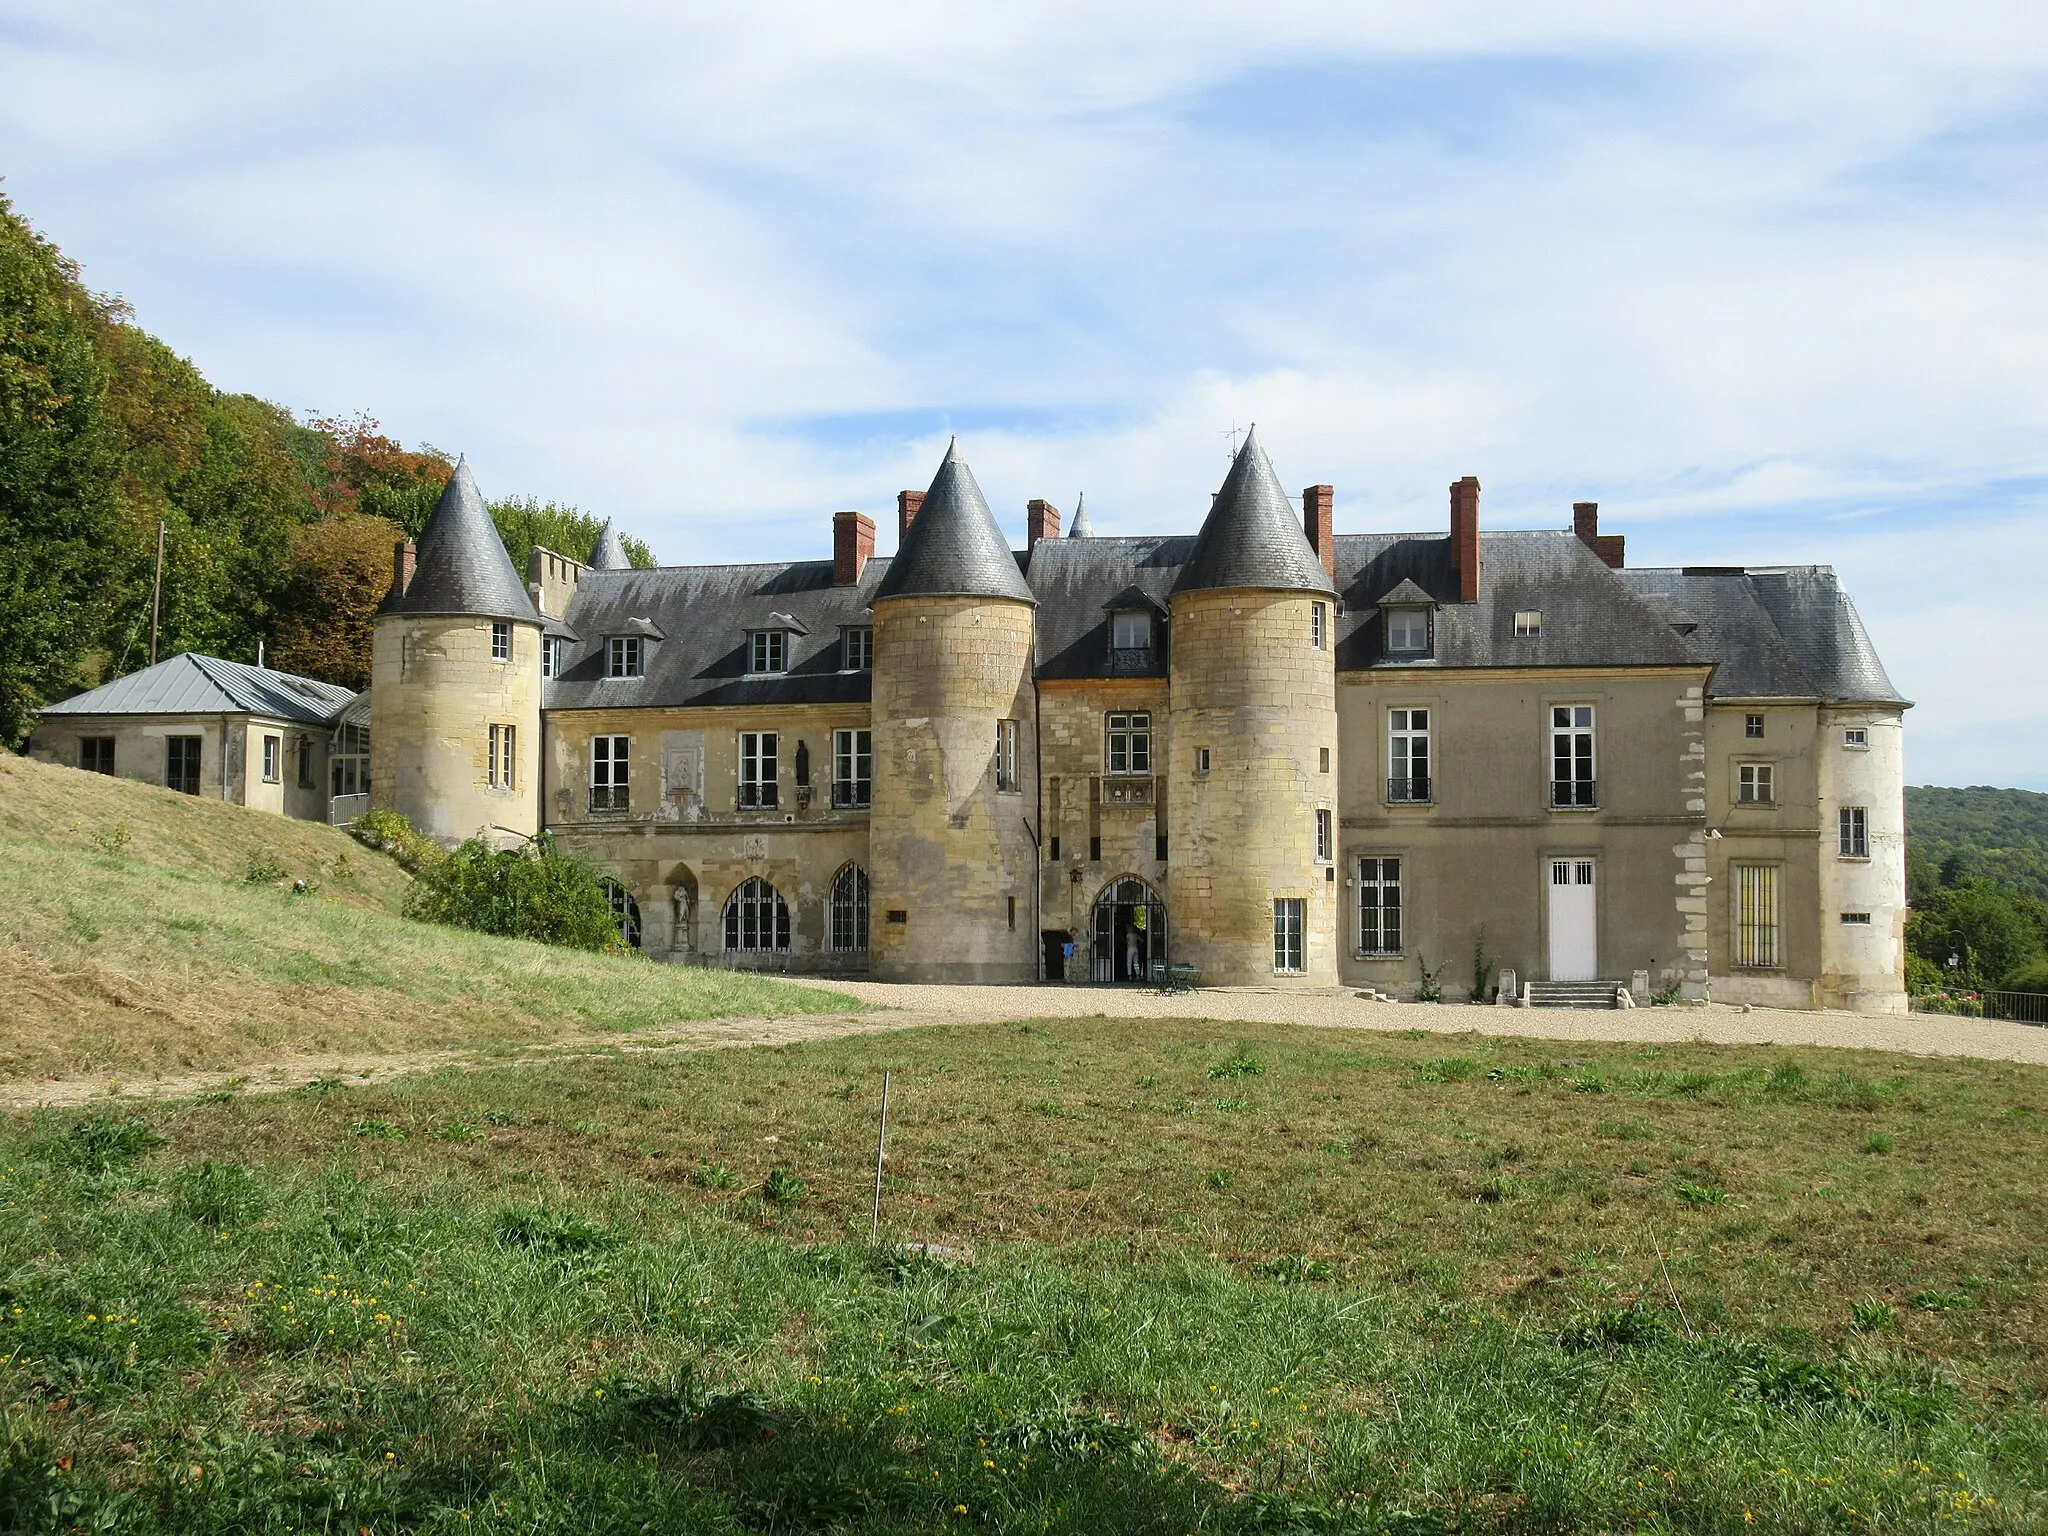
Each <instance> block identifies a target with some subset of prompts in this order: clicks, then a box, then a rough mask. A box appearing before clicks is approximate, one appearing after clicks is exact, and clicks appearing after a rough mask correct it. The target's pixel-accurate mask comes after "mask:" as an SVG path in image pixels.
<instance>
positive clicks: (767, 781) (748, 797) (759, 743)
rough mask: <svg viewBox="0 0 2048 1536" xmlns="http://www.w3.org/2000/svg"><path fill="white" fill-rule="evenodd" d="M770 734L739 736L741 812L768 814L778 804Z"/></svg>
mask: <svg viewBox="0 0 2048 1536" xmlns="http://www.w3.org/2000/svg"><path fill="white" fill-rule="evenodd" d="M778 745H779V743H778V742H777V740H776V735H775V732H773V731H741V732H740V793H739V806H740V809H741V810H743V811H772V810H774V809H775V808H776V807H777V805H779V804H780V803H781V801H780V797H779V795H778V793H777V784H776V763H775V759H776V751H777V747H778Z"/></svg>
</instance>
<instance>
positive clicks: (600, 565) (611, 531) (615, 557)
mask: <svg viewBox="0 0 2048 1536" xmlns="http://www.w3.org/2000/svg"><path fill="white" fill-rule="evenodd" d="M590 568H591V569H592V570H593V571H629V570H631V569H632V568H633V561H632V558H631V557H630V556H628V555H627V553H626V542H625V540H623V539H621V538H620V537H619V530H618V529H616V528H614V527H613V526H612V520H611V519H610V518H606V519H605V520H604V527H603V528H602V529H601V530H600V531H599V532H598V535H597V547H596V548H595V549H593V550H591V552H590Z"/></svg>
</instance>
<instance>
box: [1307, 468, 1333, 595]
mask: <svg viewBox="0 0 2048 1536" xmlns="http://www.w3.org/2000/svg"><path fill="white" fill-rule="evenodd" d="M1336 499H1337V492H1336V490H1335V488H1334V487H1332V486H1327V485H1312V486H1309V487H1308V488H1307V489H1306V490H1304V491H1303V492H1302V493H1301V526H1302V531H1303V532H1305V533H1306V534H1307V535H1308V547H1309V548H1310V549H1312V550H1314V551H1315V552H1316V553H1317V554H1318V555H1320V556H1321V557H1322V561H1323V571H1324V573H1325V574H1326V575H1327V576H1328V577H1329V578H1330V580H1331V581H1335V580H1336V579H1337V532H1336V527H1335V522H1334V517H1335V514H1334V513H1333V512H1332V510H1331V508H1332V505H1333V504H1334V503H1335V501H1336Z"/></svg>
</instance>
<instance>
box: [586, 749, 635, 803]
mask: <svg viewBox="0 0 2048 1536" xmlns="http://www.w3.org/2000/svg"><path fill="white" fill-rule="evenodd" d="M631 741H632V738H631V737H628V736H593V737H591V738H590V808H591V809H592V810H593V811H624V810H630V809H631V808H632V790H631V786H630V784H629V782H628V778H627V755H626V749H627V747H628V746H629V745H630V744H631Z"/></svg>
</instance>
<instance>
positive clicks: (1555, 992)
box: [1524, 981, 1625, 1008]
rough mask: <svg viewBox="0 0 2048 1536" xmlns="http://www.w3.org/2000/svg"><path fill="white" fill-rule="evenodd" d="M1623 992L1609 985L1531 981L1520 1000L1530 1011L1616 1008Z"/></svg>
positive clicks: (1620, 988)
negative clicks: (1524, 1000)
mask: <svg viewBox="0 0 2048 1536" xmlns="http://www.w3.org/2000/svg"><path fill="white" fill-rule="evenodd" d="M1624 990H1625V989H1624V988H1623V987H1622V986H1621V984H1620V983H1619V982H1613V981H1532V982H1530V983H1529V985H1528V990H1527V992H1526V993H1525V994H1524V996H1525V998H1526V1001H1527V1005H1528V1006H1529V1007H1531V1008H1620V1007H1623V1006H1625V1005H1624V1004H1623V1003H1622V1001H1621V993H1622V992H1623V991H1624Z"/></svg>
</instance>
